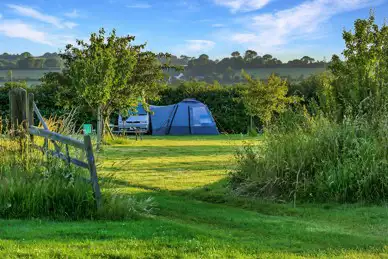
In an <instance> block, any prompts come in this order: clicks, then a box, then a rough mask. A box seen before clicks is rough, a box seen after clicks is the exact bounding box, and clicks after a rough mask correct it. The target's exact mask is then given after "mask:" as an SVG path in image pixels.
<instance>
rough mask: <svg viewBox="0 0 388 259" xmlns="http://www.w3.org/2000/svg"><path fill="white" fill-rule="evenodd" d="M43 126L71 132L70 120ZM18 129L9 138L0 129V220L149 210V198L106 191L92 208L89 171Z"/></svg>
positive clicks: (91, 216)
mask: <svg viewBox="0 0 388 259" xmlns="http://www.w3.org/2000/svg"><path fill="white" fill-rule="evenodd" d="M48 124H49V127H55V129H57V130H59V131H61V132H63V133H67V134H71V133H74V128H72V127H69V125H70V126H71V125H72V123H71V120H70V119H67V120H66V119H62V120H58V121H55V119H50V120H48ZM21 133H23V131H20V132H19V137H13V138H11V137H9V136H8V134H7V132H5V134H3V135H1V132H0V218H50V219H60V220H80V219H110V220H118V219H124V218H133V217H138V216H139V215H144V214H148V213H149V212H150V210H151V209H152V207H153V204H152V201H151V200H150V199H146V200H144V199H143V200H138V199H136V198H134V197H130V196H124V195H119V194H115V193H112V192H108V191H103V206H102V208H100V209H97V207H96V202H95V199H94V196H93V191H92V188H91V184H90V181H89V178H90V177H89V175H88V171H87V170H84V169H81V168H79V167H75V166H71V165H68V164H67V163H65V162H62V161H61V160H58V159H57V158H53V157H50V156H49V155H47V154H43V153H42V152H40V151H37V150H35V149H32V148H31V147H30V145H29V144H30V143H29V138H28V137H21V136H23V134H21ZM24 134H25V133H24ZM36 141H38V142H39V140H36ZM70 151H73V150H70ZM73 153H74V152H73ZM105 184H108V183H105Z"/></svg>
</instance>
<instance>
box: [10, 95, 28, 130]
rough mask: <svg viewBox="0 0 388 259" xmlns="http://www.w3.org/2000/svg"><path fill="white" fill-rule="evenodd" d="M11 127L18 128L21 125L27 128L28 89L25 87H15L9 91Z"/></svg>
mask: <svg viewBox="0 0 388 259" xmlns="http://www.w3.org/2000/svg"><path fill="white" fill-rule="evenodd" d="M9 104H10V115H11V116H10V117H11V129H12V130H13V132H16V131H17V130H18V127H19V125H22V126H23V128H24V129H25V130H26V129H27V91H26V90H25V89H23V88H14V89H11V90H10V91H9Z"/></svg>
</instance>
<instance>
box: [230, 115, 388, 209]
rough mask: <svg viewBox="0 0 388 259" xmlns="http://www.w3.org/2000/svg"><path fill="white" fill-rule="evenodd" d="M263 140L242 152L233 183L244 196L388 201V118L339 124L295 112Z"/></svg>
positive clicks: (275, 198) (382, 117)
mask: <svg viewBox="0 0 388 259" xmlns="http://www.w3.org/2000/svg"><path fill="white" fill-rule="evenodd" d="M282 117H283V119H281V120H280V121H279V122H278V123H277V125H276V127H273V128H272V129H271V130H269V131H268V132H267V133H266V136H265V139H264V141H263V142H262V143H260V144H252V143H251V144H246V145H245V146H244V147H243V148H242V149H241V150H240V151H239V152H238V154H237V160H238V168H237V170H236V171H235V172H233V173H232V176H231V186H232V188H233V190H234V191H235V192H236V193H237V194H239V195H250V196H251V195H256V196H261V197H266V198H269V199H274V200H297V199H298V200H299V199H300V200H305V201H323V202H326V201H336V202H382V201H387V200H388V140H387V136H388V134H387V133H388V132H387V125H388V116H386V115H385V116H381V117H380V118H379V125H378V126H377V128H376V127H371V126H370V125H369V124H368V123H367V122H365V121H364V120H363V119H357V120H345V121H344V122H342V123H339V124H338V123H333V122H331V121H329V120H328V119H326V118H324V117H322V116H317V117H314V118H313V117H309V116H305V115H303V114H300V113H293V112H289V113H288V114H285V115H283V116H282Z"/></svg>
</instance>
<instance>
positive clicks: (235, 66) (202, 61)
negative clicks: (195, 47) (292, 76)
mask: <svg viewBox="0 0 388 259" xmlns="http://www.w3.org/2000/svg"><path fill="white" fill-rule="evenodd" d="M171 61H172V62H175V63H177V64H187V68H186V73H187V74H188V75H191V76H199V75H202V76H205V75H209V74H212V73H218V74H221V73H225V72H227V71H228V70H230V69H231V70H241V69H255V68H279V67H284V68H291V67H298V68H316V67H325V65H327V62H325V61H319V60H315V59H314V58H311V57H309V56H304V57H302V58H300V59H294V60H290V61H288V62H287V63H283V62H282V61H281V60H279V59H277V58H276V57H273V56H272V55H270V54H265V55H263V56H260V55H258V54H257V52H256V51H254V50H247V51H245V53H244V54H243V55H241V54H240V52H238V51H234V52H233V53H231V56H230V57H225V58H223V59H221V60H218V59H216V60H212V59H210V57H209V56H208V55H206V54H202V55H200V56H199V57H198V58H193V57H188V56H181V57H180V58H177V57H172V60H171Z"/></svg>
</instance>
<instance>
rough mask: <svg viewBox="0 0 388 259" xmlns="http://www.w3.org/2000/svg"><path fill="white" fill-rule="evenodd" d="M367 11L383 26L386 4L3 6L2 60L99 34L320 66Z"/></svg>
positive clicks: (135, 0) (216, 54) (205, 1)
mask: <svg viewBox="0 0 388 259" xmlns="http://www.w3.org/2000/svg"><path fill="white" fill-rule="evenodd" d="M371 8H372V9H374V10H375V14H376V18H377V21H378V23H380V24H382V23H383V21H384V18H386V16H385V15H386V13H387V11H388V0H164V1H163V0H98V1H97V0H66V1H62V0H51V1H46V0H19V1H14V0H9V1H7V0H2V1H1V3H0V52H1V53H2V52H8V53H20V52H23V51H29V52H31V53H32V54H33V55H41V54H43V53H45V52H53V51H59V50H61V49H63V48H64V46H65V45H66V44H68V43H73V42H74V41H75V39H87V38H88V35H89V34H90V33H91V32H96V31H97V30H98V29H99V28H100V27H104V28H105V29H107V30H111V29H112V28H116V29H117V32H118V34H119V35H125V34H130V35H135V36H136V42H137V43H143V42H147V43H148V45H147V48H148V49H150V50H152V51H155V52H161V51H163V52H165V51H167V52H170V53H172V54H175V55H182V54H185V55H188V56H198V55H199V54H202V53H206V54H208V55H209V56H210V57H212V58H222V57H224V56H229V55H230V53H231V52H233V51H235V50H238V51H240V52H241V53H243V52H244V51H245V50H246V49H253V50H255V51H257V52H258V53H259V54H261V55H262V54H266V53H270V54H272V55H274V56H276V57H278V58H280V59H282V60H283V61H286V60H289V59H294V58H300V57H301V56H303V55H309V56H312V57H314V58H316V59H319V60H322V59H323V57H326V58H327V59H330V57H331V55H332V54H334V53H336V54H340V53H341V51H342V49H343V47H344V46H343V41H342V35H341V34H342V30H343V28H346V29H351V28H352V26H353V22H354V20H355V19H357V18H367V17H368V15H369V10H370V9H371Z"/></svg>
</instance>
